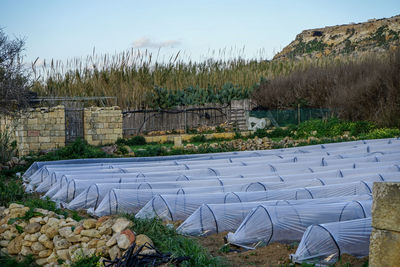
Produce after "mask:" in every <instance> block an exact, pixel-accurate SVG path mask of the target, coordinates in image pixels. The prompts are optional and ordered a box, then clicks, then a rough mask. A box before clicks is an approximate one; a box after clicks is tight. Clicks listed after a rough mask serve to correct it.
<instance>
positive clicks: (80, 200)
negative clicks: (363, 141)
mask: <svg viewBox="0 0 400 267" xmlns="http://www.w3.org/2000/svg"><path fill="white" fill-rule="evenodd" d="M378 170H383V171H386V172H388V173H385V176H379V175H380V174H375V175H374V174H373V173H375V172H376V169H375V168H369V169H361V170H358V169H357V172H347V170H346V171H345V170H343V172H342V171H341V170H339V171H338V170H331V171H327V172H320V173H309V174H306V175H304V174H301V175H299V174H297V175H296V174H292V175H286V176H277V175H274V176H267V177H268V179H269V180H270V181H276V182H278V181H282V180H283V181H285V182H286V181H292V182H293V181H299V180H302V179H309V180H312V179H316V178H319V179H320V181H321V183H323V181H324V180H326V179H328V178H339V177H342V178H343V177H345V178H346V180H343V179H342V180H339V179H332V181H333V182H334V181H337V183H338V182H339V183H341V182H351V181H357V180H359V181H360V180H364V181H375V180H376V181H378V180H385V179H390V177H388V176H387V175H389V172H391V171H392V172H394V171H398V168H397V167H387V168H380V169H378ZM368 173H371V174H370V175H366V174H368ZM391 175H392V176H393V177H395V178H396V177H397V176H396V175H397V174H396V173H394V174H391ZM399 175H400V173H399ZM347 176H349V177H347ZM350 176H351V177H350ZM267 177H266V179H267ZM185 178H187V179H192V178H191V177H190V178H189V177H185ZM347 178H348V179H347ZM143 179H145V178H143ZM327 184H329V182H327ZM112 188H114V186H113V184H112V183H94V184H92V185H90V186H89V187H88V188H87V189H86V190H85V191H83V192H82V193H81V194H79V195H78V196H76V197H75V198H74V199H73V200H72V201H71V202H70V203H69V208H70V209H88V208H94V209H96V208H97V205H98V204H99V203H100V202H101V201H102V200H103V198H104V196H105V194H106V193H107V192H108V191H109V190H110V189H112ZM198 204H199V205H200V204H202V203H198ZM170 206H171V205H170ZM174 210H175V209H174ZM170 212H172V211H170ZM189 215H190V214H186V215H185V216H189ZM174 217H175V216H174Z"/></svg>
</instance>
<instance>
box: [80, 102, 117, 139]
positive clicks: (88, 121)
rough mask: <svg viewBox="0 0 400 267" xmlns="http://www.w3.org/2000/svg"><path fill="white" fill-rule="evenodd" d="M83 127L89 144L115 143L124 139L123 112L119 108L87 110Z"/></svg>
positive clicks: (92, 108) (93, 108)
mask: <svg viewBox="0 0 400 267" xmlns="http://www.w3.org/2000/svg"><path fill="white" fill-rule="evenodd" d="M83 126H84V135H85V137H84V138H85V140H86V141H87V142H88V143H89V144H91V145H104V144H110V143H115V141H117V139H118V138H122V112H121V110H120V108H119V107H104V108H100V107H91V108H85V111H84V122H83Z"/></svg>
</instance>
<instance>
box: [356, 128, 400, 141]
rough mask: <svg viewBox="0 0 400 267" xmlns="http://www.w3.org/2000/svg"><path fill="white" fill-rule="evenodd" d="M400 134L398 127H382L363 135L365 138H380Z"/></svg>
mask: <svg viewBox="0 0 400 267" xmlns="http://www.w3.org/2000/svg"><path fill="white" fill-rule="evenodd" d="M398 136H400V129H398V128H380V129H374V130H372V131H371V132H369V133H368V134H365V135H363V136H362V137H363V139H379V138H390V137H398Z"/></svg>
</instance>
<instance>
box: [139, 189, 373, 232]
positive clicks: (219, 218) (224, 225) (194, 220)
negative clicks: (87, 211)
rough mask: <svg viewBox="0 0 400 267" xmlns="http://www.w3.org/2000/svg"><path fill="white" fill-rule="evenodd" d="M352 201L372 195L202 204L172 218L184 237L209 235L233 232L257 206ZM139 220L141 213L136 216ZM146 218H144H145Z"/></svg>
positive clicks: (368, 197)
mask: <svg viewBox="0 0 400 267" xmlns="http://www.w3.org/2000/svg"><path fill="white" fill-rule="evenodd" d="M352 200H372V195H370V194H366V195H354V196H343V197H334V198H317V199H302V200H270V201H264V202H243V203H227V204H203V205H201V206H200V207H199V208H198V209H197V210H196V211H195V212H193V214H192V215H190V216H189V217H188V218H187V219H186V218H179V217H174V219H175V220H185V219H186V220H185V221H184V222H183V223H182V224H181V225H180V226H179V227H178V229H177V232H178V233H180V234H184V235H201V236H204V235H209V234H214V233H219V232H227V231H235V230H236V229H237V228H238V227H239V225H240V224H241V222H242V221H243V220H244V219H245V217H246V216H247V214H248V213H249V212H250V211H251V210H252V209H253V208H256V207H257V206H260V205H264V206H282V205H283V206H286V205H310V206H311V205H315V204H330V203H337V202H344V201H352ZM136 217H137V218H141V217H142V216H141V213H140V212H139V213H138V214H137V215H136ZM168 217H169V216H168ZM145 218H146V217H145Z"/></svg>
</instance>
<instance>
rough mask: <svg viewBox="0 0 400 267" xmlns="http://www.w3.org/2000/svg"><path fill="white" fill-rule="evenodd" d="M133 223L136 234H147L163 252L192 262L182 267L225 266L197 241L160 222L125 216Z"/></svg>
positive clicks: (184, 263)
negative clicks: (186, 258) (185, 257)
mask: <svg viewBox="0 0 400 267" xmlns="http://www.w3.org/2000/svg"><path fill="white" fill-rule="evenodd" d="M125 216H126V217H127V218H128V219H130V220H131V221H133V223H134V226H133V230H134V231H135V232H136V234H145V235H147V236H148V237H150V239H151V240H153V242H154V245H155V246H156V248H157V249H158V250H160V251H161V252H164V253H166V252H170V253H172V255H173V256H174V257H180V256H188V257H190V260H189V261H187V262H183V263H182V266H225V265H226V264H225V262H224V261H223V260H222V259H221V258H218V257H212V256H211V255H210V254H209V253H208V252H207V251H206V249H205V248H203V247H202V246H201V245H200V244H199V243H198V242H197V241H196V240H194V239H191V238H187V237H184V236H181V235H179V234H177V233H176V231H175V229H173V228H170V227H167V226H165V225H163V224H162V222H161V221H160V220H157V219H152V220H142V219H136V218H135V216H134V215H125Z"/></svg>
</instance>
